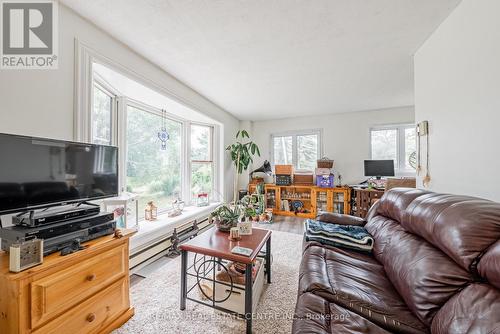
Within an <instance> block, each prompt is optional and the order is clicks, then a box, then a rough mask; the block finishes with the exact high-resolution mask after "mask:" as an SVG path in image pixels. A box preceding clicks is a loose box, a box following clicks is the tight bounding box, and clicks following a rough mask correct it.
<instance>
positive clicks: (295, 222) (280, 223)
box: [255, 216, 305, 234]
mask: <svg viewBox="0 0 500 334" xmlns="http://www.w3.org/2000/svg"><path fill="white" fill-rule="evenodd" d="M304 221H305V219H304V218H298V217H288V216H274V222H273V223H272V224H256V225H255V227H261V228H267V229H269V230H273V231H281V232H289V233H295V234H303V233H304Z"/></svg>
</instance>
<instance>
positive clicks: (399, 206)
mask: <svg viewBox="0 0 500 334" xmlns="http://www.w3.org/2000/svg"><path fill="white" fill-rule="evenodd" d="M428 193H429V192H428V191H425V190H420V189H411V188H394V189H391V190H390V191H386V192H385V193H384V195H383V196H382V198H381V199H380V200H379V201H378V202H379V204H378V206H377V208H376V209H377V211H376V214H377V215H382V216H385V217H387V218H391V219H393V220H395V221H398V222H400V221H401V220H402V219H403V217H404V215H405V213H406V208H407V207H408V205H409V204H410V203H411V202H413V200H414V199H415V198H417V197H420V196H423V195H426V194H428Z"/></svg>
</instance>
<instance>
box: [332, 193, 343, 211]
mask: <svg viewBox="0 0 500 334" xmlns="http://www.w3.org/2000/svg"><path fill="white" fill-rule="evenodd" d="M346 200H347V198H346V193H345V191H343V190H341V191H337V190H336V191H333V192H332V201H331V205H332V212H335V213H340V214H344V213H346V212H345V203H346Z"/></svg>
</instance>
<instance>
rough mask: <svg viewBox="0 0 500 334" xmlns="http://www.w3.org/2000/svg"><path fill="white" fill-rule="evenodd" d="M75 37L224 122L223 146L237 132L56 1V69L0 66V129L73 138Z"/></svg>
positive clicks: (228, 172)
mask: <svg viewBox="0 0 500 334" xmlns="http://www.w3.org/2000/svg"><path fill="white" fill-rule="evenodd" d="M75 38H78V39H79V40H80V41H81V42H83V43H85V44H86V45H88V46H89V47H91V48H93V49H94V50H96V51H97V52H98V53H100V54H102V55H103V56H106V57H108V58H110V59H111V60H113V61H115V62H117V63H119V64H121V65H122V66H124V67H126V68H129V69H132V70H133V71H134V72H136V73H138V74H139V75H141V76H143V77H145V78H147V79H149V80H151V81H153V82H154V83H155V84H156V85H158V86H160V87H162V88H163V89H165V90H168V91H170V92H172V94H174V95H176V96H177V97H179V98H180V99H182V100H184V101H188V102H189V103H190V104H191V105H194V106H196V108H197V109H198V110H199V111H201V112H203V113H205V114H206V115H207V116H209V117H211V118H213V119H215V120H217V121H219V122H221V123H222V124H224V133H223V134H222V137H223V139H222V140H223V142H224V145H227V144H228V142H230V141H231V139H232V137H233V136H234V134H235V133H236V131H237V130H238V127H239V121H238V120H237V119H236V118H235V117H233V116H232V115H230V114H229V113H227V112H225V111H224V110H222V109H221V108H219V107H218V106H216V105H215V104H213V103H212V102H210V101H209V100H207V99H206V98H204V97H203V96H201V95H200V94H198V93H197V92H195V91H194V90H192V89H191V88H189V87H187V86H186V85H184V84H182V83H181V82H179V81H178V80H176V79H175V78H174V77H172V76H171V75H169V74H168V73H166V72H164V71H163V70H161V69H160V68H159V67H157V66H155V65H153V64H152V63H150V62H148V61H147V60H145V59H144V58H142V57H141V56H140V55H138V54H136V53H135V52H133V51H132V50H130V49H129V48H128V47H126V46H125V45H123V44H121V43H119V42H118V41H116V40H115V39H113V38H112V37H111V36H109V35H108V34H106V33H105V32H103V31H102V30H100V29H98V28H97V27H96V26H94V25H93V24H91V23H89V22H88V21H86V20H84V19H83V18H81V17H80V16H78V15H77V14H76V13H74V12H73V11H72V10H70V9H69V8H67V7H65V6H64V5H62V4H61V5H60V7H59V69H58V70H50V71H49V70H24V71H21V70H9V71H6V70H3V71H2V70H0V132H6V133H16V134H24V135H33V136H41V137H50V138H58V139H68V140H72V139H74V133H73V110H74V103H73V101H74V67H75V61H74V60H75V57H74V42H75ZM225 157H226V159H225V165H224V171H225V177H226V178H229V179H231V178H232V168H231V166H230V161H229V159H228V158H227V155H225ZM230 194H231V184H229V185H228V187H225V195H226V196H229V195H230Z"/></svg>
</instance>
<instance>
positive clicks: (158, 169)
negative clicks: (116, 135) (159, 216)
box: [127, 106, 182, 218]
mask: <svg viewBox="0 0 500 334" xmlns="http://www.w3.org/2000/svg"><path fill="white" fill-rule="evenodd" d="M161 124H162V117H161V116H159V115H156V114H153V113H150V112H147V111H144V110H141V109H137V108H134V107H131V106H128V107H127V191H129V192H132V193H135V194H138V195H139V214H140V217H142V218H143V217H144V208H145V206H146V203H147V202H148V201H154V202H155V203H156V205H157V206H158V209H159V210H165V209H169V208H170V207H171V205H172V201H173V200H174V199H175V195H177V194H179V193H180V190H181V165H180V161H181V153H180V152H181V126H182V125H181V123H179V122H175V121H172V120H169V119H167V121H166V129H167V132H168V133H169V135H170V139H169V140H168V142H167V149H166V150H162V149H161V142H160V140H159V139H158V132H159V131H160V130H161Z"/></svg>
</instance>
